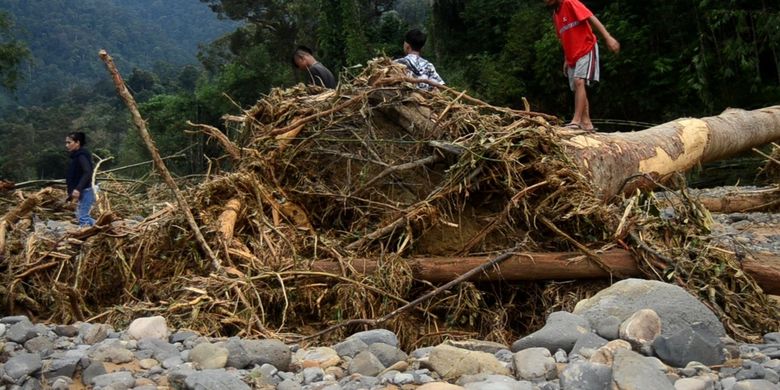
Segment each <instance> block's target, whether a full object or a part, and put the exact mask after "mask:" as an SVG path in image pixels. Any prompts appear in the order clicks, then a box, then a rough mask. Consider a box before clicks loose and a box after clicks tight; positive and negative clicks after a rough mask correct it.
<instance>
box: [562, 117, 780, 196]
mask: <svg viewBox="0 0 780 390" xmlns="http://www.w3.org/2000/svg"><path fill="white" fill-rule="evenodd" d="M777 140H780V106H772V107H767V108H762V109H759V110H753V111H745V110H739V109H728V110H726V111H725V112H723V113H722V114H720V115H718V116H713V117H706V118H701V119H695V118H685V119H678V120H675V121H672V122H667V123H664V124H662V125H659V126H655V127H651V128H649V129H647V130H643V131H637V132H632V133H597V134H587V135H577V136H574V137H572V138H570V139H569V140H568V141H567V144H566V146H567V147H568V148H569V149H570V151H571V153H572V155H573V158H574V161H575V162H577V163H578V164H579V165H580V166H581V168H582V169H583V170H584V171H585V172H586V174H588V175H589V176H590V177H591V178H592V179H593V183H594V185H595V186H596V188H598V189H599V190H600V191H601V195H602V198H604V199H605V200H608V199H610V198H611V197H612V196H614V195H617V194H619V193H621V192H631V191H633V190H635V189H637V188H642V187H652V186H654V185H655V183H654V181H655V180H663V178H665V177H668V175H669V174H671V173H674V172H684V171H686V170H688V169H690V168H692V167H694V166H696V165H697V164H700V163H706V162H710V161H715V160H719V159H723V158H726V157H729V156H731V155H734V154H738V153H741V152H745V151H748V150H750V149H751V148H754V147H757V146H760V145H764V144H767V143H770V142H774V141H777Z"/></svg>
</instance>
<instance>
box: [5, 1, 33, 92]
mask: <svg viewBox="0 0 780 390" xmlns="http://www.w3.org/2000/svg"><path fill="white" fill-rule="evenodd" d="M12 27H13V23H12V21H11V18H10V16H9V15H8V14H7V13H5V12H0V85H2V86H3V87H5V88H8V89H11V90H13V89H15V88H16V86H17V83H18V82H19V81H20V79H21V78H22V75H21V72H20V70H19V67H20V66H21V64H22V63H23V62H24V61H25V60H27V59H29V58H30V50H29V49H28V48H27V45H25V44H24V43H23V42H21V41H19V40H17V39H15V38H14V35H13V34H12Z"/></svg>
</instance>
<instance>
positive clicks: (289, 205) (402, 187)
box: [0, 59, 780, 346]
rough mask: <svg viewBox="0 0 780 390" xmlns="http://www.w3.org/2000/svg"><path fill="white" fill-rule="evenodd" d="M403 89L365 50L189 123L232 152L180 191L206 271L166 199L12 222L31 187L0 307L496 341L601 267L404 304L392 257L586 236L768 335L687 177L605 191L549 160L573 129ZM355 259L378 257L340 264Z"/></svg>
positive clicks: (202, 326) (765, 314) (263, 330)
mask: <svg viewBox="0 0 780 390" xmlns="http://www.w3.org/2000/svg"><path fill="white" fill-rule="evenodd" d="M415 83H416V80H410V79H408V78H407V77H406V76H405V74H404V69H403V67H401V66H399V65H394V64H392V63H391V62H390V61H389V60H387V59H379V60H375V61H374V62H371V63H369V65H368V67H367V68H366V69H365V71H364V72H362V73H361V74H360V75H358V76H356V77H355V78H354V79H351V80H348V81H343V82H342V84H340V85H339V87H338V88H337V89H336V90H323V89H319V88H317V87H310V86H309V87H306V86H302V85H299V86H296V87H294V88H290V89H286V90H282V89H276V90H274V91H272V92H271V93H270V95H268V96H266V97H264V98H263V99H262V100H260V101H258V102H257V104H256V105H255V106H254V107H251V108H250V109H248V110H246V111H245V112H244V115H242V116H226V128H227V129H228V132H227V133H228V134H232V133H236V136H235V137H227V136H226V135H225V133H223V132H221V131H220V130H217V129H215V128H212V127H209V126H206V125H193V126H194V128H197V129H199V130H200V131H203V132H204V133H206V134H208V135H209V136H211V137H212V139H213V140H214V141H215V142H218V143H219V144H220V145H221V146H222V147H223V148H224V150H225V153H226V155H227V156H228V158H230V159H231V160H232V162H233V166H234V169H233V170H232V171H231V172H230V173H225V174H221V175H213V176H209V177H208V178H207V179H205V180H204V181H203V182H202V183H199V184H198V185H195V186H191V187H188V188H187V189H186V191H185V192H184V193H183V196H184V197H185V198H186V199H187V200H188V203H189V205H190V206H191V208H192V211H193V214H194V215H195V217H196V219H197V222H198V225H199V226H200V228H201V233H202V234H203V235H204V237H205V238H206V240H207V242H208V244H209V246H210V248H211V250H213V252H214V254H215V255H216V257H217V259H218V263H217V264H216V265H215V264H214V263H213V262H211V261H210V260H209V259H208V258H207V256H206V254H204V251H203V250H202V248H200V247H199V246H198V244H197V242H196V240H195V239H194V235H193V232H192V231H191V229H190V228H189V226H188V224H187V222H186V221H185V219H184V217H183V216H182V213H181V212H179V211H178V210H177V207H176V206H173V205H171V204H167V205H164V204H159V205H161V206H160V207H157V208H156V209H155V210H154V212H153V213H151V214H149V216H148V217H146V218H144V219H143V220H142V221H140V222H137V223H128V222H127V221H124V220H122V219H121V218H118V216H117V215H116V213H111V212H107V213H106V214H104V216H103V218H102V219H101V221H102V224H101V225H102V226H99V227H95V228H92V229H90V230H89V231H86V232H78V233H76V234H77V236H73V235H72V234H70V233H69V234H65V235H63V236H62V238H51V237H48V238H47V237H46V235H45V234H42V233H41V232H36V231H35V230H34V229H32V228H31V226H30V223H27V224H26V225H25V224H24V223H22V221H23V220H25V218H26V219H28V220H31V218H32V215H33V214H35V215H37V216H38V217H39V218H46V211H47V209H46V208H47V205H48V203H47V201H45V200H43V199H39V200H38V201H36V202H33V203H34V205H33V207H32V208H30V207H28V208H26V209H24V210H17V209H13V208H12V209H11V210H10V211H8V212H7V213H6V216H5V218H4V219H3V222H2V227H3V229H4V230H3V232H4V233H5V234H4V235H3V237H4V238H5V239H6V241H7V244H6V245H5V246H4V248H3V255H4V257H3V260H2V262H0V270H1V271H2V275H3V276H2V278H3V280H2V283H0V285H2V286H7V287H4V288H5V291H2V295H3V296H4V297H5V300H6V302H4V303H5V304H6V305H7V306H8V307H10V309H11V311H12V312H17V311H18V312H24V313H26V314H28V315H31V316H32V317H36V318H46V319H49V320H51V321H55V322H59V323H68V322H69V321H73V320H88V319H100V321H102V322H107V323H112V324H116V326H118V327H119V326H124V325H126V324H127V323H129V321H131V320H132V319H134V318H136V317H139V316H146V315H158V314H159V315H165V316H166V318H167V319H168V321H169V322H170V323H172V324H173V325H174V326H176V327H186V328H191V329H194V330H197V331H199V332H201V333H203V334H208V335H239V336H253V335H258V336H262V337H281V338H285V339H290V340H296V339H297V340H301V338H302V337H303V336H305V335H311V334H313V333H315V332H316V331H317V330H321V329H323V328H328V327H329V326H332V325H336V327H335V328H333V332H332V336H333V337H342V336H343V335H344V334H349V333H351V332H354V331H355V330H362V329H363V328H364V326H365V325H366V324H374V325H376V323H371V321H370V320H372V319H377V318H382V319H383V321H384V322H383V323H382V326H384V327H388V328H391V329H393V330H394V331H395V332H397V333H398V335H399V337H401V339H402V340H404V341H403V342H404V343H405V345H408V346H411V345H415V344H417V343H419V342H420V341H422V340H424V341H425V342H426V343H432V342H434V341H436V340H441V339H444V338H452V337H455V338H457V337H481V338H485V339H493V340H495V341H500V342H504V343H508V342H509V341H511V340H513V339H516V336H517V334H518V333H525V332H527V331H529V330H534V329H535V328H538V327H539V326H541V325H542V324H543V322H544V318H545V316H546V314H548V313H549V312H550V311H553V310H571V309H572V308H573V304H574V303H576V302H577V301H578V300H579V299H580V298H584V297H586V296H589V295H591V294H593V293H595V292H596V291H598V290H600V289H601V288H602V287H604V285H605V284H606V283H608V282H609V281H577V282H575V283H563V284H562V283H555V282H535V283H523V284H509V283H503V282H498V283H492V284H479V283H472V282H468V281H462V282H460V283H457V284H455V285H453V286H452V287H451V288H449V289H446V290H442V291H436V294H435V295H432V296H431V297H430V299H427V300H425V301H421V302H419V303H418V304H414V305H409V301H412V300H414V298H416V297H419V296H421V295H423V294H425V293H427V292H430V291H431V290H432V289H433V287H434V286H431V285H430V284H429V283H426V282H425V281H419V280H415V278H414V277H413V270H412V269H411V268H410V265H409V263H408V262H407V261H406V260H405V259H408V258H410V257H413V256H432V255H437V256H464V255H475V254H491V255H493V254H496V253H499V252H504V251H513V252H530V251H533V252H546V251H558V252H560V251H579V252H581V253H582V254H583V255H582V256H581V257H580V258H579V259H577V260H578V261H595V262H597V263H598V261H599V259H598V252H599V251H600V250H606V249H609V248H612V247H615V246H617V245H623V246H625V247H629V248H631V249H632V250H634V251H636V253H637V258H638V259H641V261H642V263H643V267H644V268H645V270H646V272H647V277H648V278H658V279H661V280H665V281H668V282H673V283H676V284H679V285H680V286H682V287H685V288H686V289H688V290H689V291H692V292H694V294H696V295H697V296H699V297H700V298H701V299H702V301H703V302H704V303H705V304H707V305H708V306H710V307H712V308H713V309H714V311H715V312H716V313H718V314H719V315H720V316H721V317H722V319H724V320H725V322H726V326H727V328H728V329H729V331H730V332H731V333H732V334H734V335H735V336H736V337H738V338H749V337H751V336H750V335H758V334H763V333H766V331H767V330H768V329H777V326H778V323H780V316H779V315H778V312H777V309H776V308H775V307H773V306H771V305H767V296H766V295H764V294H763V293H762V292H761V290H760V288H758V286H757V285H756V284H755V282H754V281H753V280H752V279H751V278H750V277H748V276H746V275H745V274H744V273H743V272H741V271H740V267H739V263H738V261H737V260H736V259H735V258H734V256H733V255H729V254H728V253H725V252H723V251H718V250H717V249H716V248H714V247H712V246H710V245H709V243H708V242H707V240H706V239H705V238H704V237H705V236H706V233H707V230H708V220H709V218H708V217H709V215H708V213H707V212H706V210H704V209H703V208H702V207H700V206H699V205H698V204H697V202H696V201H695V200H693V199H690V197H687V196H686V193H685V191H680V192H679V194H680V195H679V197H678V199H677V201H674V202H672V206H668V205H669V202H668V200H666V201H665V203H664V206H663V207H661V206H658V202H656V200H655V199H654V197H653V195H652V194H649V195H647V194H637V195H635V196H633V197H629V198H627V199H625V200H624V201H623V202H622V203H620V204H617V203H613V204H606V203H605V202H604V201H602V200H601V199H599V197H598V196H597V195H596V189H594V188H593V186H592V183H591V182H590V181H589V179H588V178H587V177H586V176H584V175H583V174H582V172H581V170H580V169H579V168H578V167H577V166H576V165H575V164H573V163H572V162H571V161H570V160H569V159H568V158H567V155H566V153H565V152H564V151H563V148H562V147H561V145H562V142H563V141H564V140H565V139H566V137H570V136H571V135H572V134H573V133H572V132H571V131H568V130H565V129H562V128H560V127H558V126H556V124H557V120H556V119H555V118H554V117H551V116H548V115H545V114H541V113H534V112H531V111H529V110H526V111H518V110H511V109H507V108H503V107H494V106H491V105H489V104H486V103H484V102H481V101H479V100H478V99H475V98H472V97H470V96H468V95H467V94H466V93H465V92H458V91H454V90H451V89H449V88H446V87H442V88H440V90H439V91H438V92H434V93H429V92H425V91H420V90H418V89H416V88H415ZM115 185H117V186H119V184H115ZM44 191H47V190H44ZM48 191H51V190H48ZM44 195H45V194H42V193H38V194H35V195H29V194H28V195H26V196H27V198H26V199H25V201H23V202H22V203H24V202H26V201H27V200H28V199H30V198H31V197H32V196H38V197H43V196H44ZM107 198H108V199H104V202H105V203H104V210H111V209H116V207H112V206H111V204H112V202H119V201H120V199H119V198H118V197H117V198H116V199H112V198H111V195H110V193H108V196H107ZM122 199H123V200H122V201H123V202H126V200H124V199H126V198H125V197H123V198H122ZM149 203H150V202H149V201H148V200H146V201H143V202H139V204H140V205H139V206H138V207H147V208H148V207H149ZM124 207H125V208H124V209H127V207H126V206H124ZM33 208H35V211H34V213H32V209H33ZM663 208H671V210H672V211H671V212H662V209H663ZM124 209H123V210H124ZM14 210H16V211H14ZM14 212H15V213H16V214H18V215H20V217H16V218H9V215H10V214H9V213H14ZM123 217H126V215H123ZM20 218H21V219H20ZM114 220H116V221H114ZM112 221H113V222H112ZM74 238H78V240H75V241H74ZM366 258H369V259H373V260H375V261H377V263H378V267H377V269H375V270H371V271H370V272H364V271H365V270H361V269H358V268H357V267H356V266H355V264H356V262H355V260H356V259H366ZM323 264H330V265H332V267H331V268H329V269H331V270H332V271H328V272H325V271H323V270H322V269H323V266H322V265H323ZM601 266H603V267H605V265H603V264H601ZM615 276H616V277H619V276H620V275H615ZM0 288H3V287H0ZM409 309H411V310H409ZM398 310H400V311H403V315H392V314H393V313H395V311H398ZM349 320H353V322H350V321H349ZM354 320H359V321H354ZM339 324H342V325H344V326H340V327H339V326H338V325H339Z"/></svg>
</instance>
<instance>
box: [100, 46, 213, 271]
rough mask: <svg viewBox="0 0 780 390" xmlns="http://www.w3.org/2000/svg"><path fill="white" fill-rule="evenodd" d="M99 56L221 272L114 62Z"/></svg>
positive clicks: (142, 137)
mask: <svg viewBox="0 0 780 390" xmlns="http://www.w3.org/2000/svg"><path fill="white" fill-rule="evenodd" d="M99 55H100V59H102V60H103V62H104V63H105V64H106V68H107V69H108V72H109V73H110V74H111V78H112V80H113V81H114V87H115V88H116V91H117V93H118V94H119V97H121V98H122V100H123V101H124V102H125V105H127V108H128V109H129V110H130V114H131V116H132V118H133V123H134V124H135V126H136V127H137V128H138V132H139V133H140V135H141V139H143V140H144V143H145V144H146V148H147V149H149V153H150V154H151V155H152V160H153V161H154V166H155V168H157V171H158V172H159V173H160V176H162V178H163V180H164V181H165V184H167V185H168V187H169V188H170V189H171V191H173V194H174V196H175V197H176V201H177V203H179V208H180V209H181V210H182V212H184V215H185V217H186V218H187V222H189V225H190V228H191V229H192V231H193V233H194V234H195V239H196V240H197V241H198V244H200V247H201V249H203V251H204V252H206V256H208V258H209V259H210V260H211V263H212V265H213V267H214V269H216V270H221V269H222V265H221V264H220V262H219V259H217V256H216V255H215V254H214V252H213V251H212V250H211V247H209V244H208V242H206V238H204V237H203V233H202V232H201V231H200V227H198V223H197V222H195V217H194V216H193V215H192V210H190V206H189V205H188V204H187V200H186V199H184V196H183V195H182V194H181V191H179V187H178V186H177V185H176V182H175V181H174V180H173V176H171V173H170V172H169V171H168V168H167V167H166V166H165V162H164V161H163V160H162V158H161V157H160V152H159V151H158V150H157V146H156V145H155V143H154V140H153V139H152V136H151V135H150V134H149V131H148V130H147V129H146V122H145V121H144V119H143V117H141V113H140V112H139V111H138V106H137V105H136V103H135V99H134V98H133V95H131V94H130V91H128V90H127V86H125V82H124V80H122V76H121V75H120V74H119V71H118V70H117V69H116V65H114V60H113V59H112V58H111V56H110V55H108V53H107V52H106V51H105V50H100V53H99Z"/></svg>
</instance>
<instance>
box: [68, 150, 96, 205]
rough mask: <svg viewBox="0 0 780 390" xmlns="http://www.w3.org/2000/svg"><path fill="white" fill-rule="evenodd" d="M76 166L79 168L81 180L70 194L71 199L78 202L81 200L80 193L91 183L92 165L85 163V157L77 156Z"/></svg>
mask: <svg viewBox="0 0 780 390" xmlns="http://www.w3.org/2000/svg"><path fill="white" fill-rule="evenodd" d="M78 164H79V166H80V167H81V179H80V180H79V182H78V183H77V184H76V188H74V189H73V192H72V193H71V197H72V198H73V199H75V200H79V199H80V198H81V191H82V190H84V188H86V187H87V186H88V185H89V184H91V183H92V164H90V163H89V161H87V156H84V155H81V156H79V157H78Z"/></svg>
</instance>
